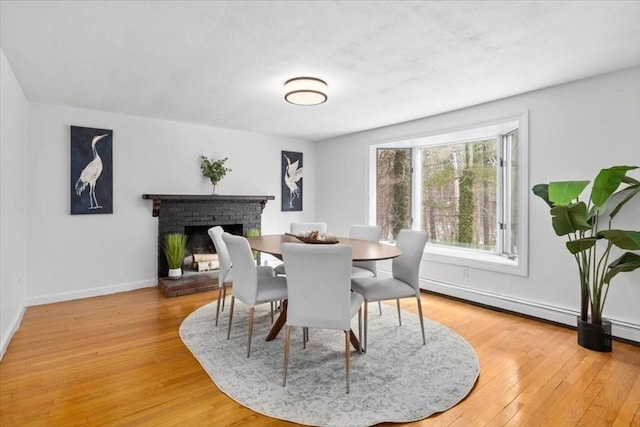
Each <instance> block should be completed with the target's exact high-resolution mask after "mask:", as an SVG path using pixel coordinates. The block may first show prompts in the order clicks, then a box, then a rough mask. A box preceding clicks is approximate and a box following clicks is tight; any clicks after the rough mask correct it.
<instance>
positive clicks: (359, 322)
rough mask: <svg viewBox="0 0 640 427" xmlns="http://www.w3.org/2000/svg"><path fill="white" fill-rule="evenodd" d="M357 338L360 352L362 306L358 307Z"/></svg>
mask: <svg viewBox="0 0 640 427" xmlns="http://www.w3.org/2000/svg"><path fill="white" fill-rule="evenodd" d="M358 340H359V341H360V353H362V352H363V350H362V306H360V308H359V309H358Z"/></svg>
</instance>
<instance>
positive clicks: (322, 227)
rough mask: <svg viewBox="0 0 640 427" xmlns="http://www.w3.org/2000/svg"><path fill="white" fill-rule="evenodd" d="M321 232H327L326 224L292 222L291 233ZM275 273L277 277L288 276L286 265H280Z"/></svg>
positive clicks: (275, 268)
mask: <svg viewBox="0 0 640 427" xmlns="http://www.w3.org/2000/svg"><path fill="white" fill-rule="evenodd" d="M314 230H315V231H319V232H321V233H326V232H327V223H326V222H292V223H291V224H289V233H291V234H300V233H304V232H307V231H314ZM274 272H275V274H276V275H277V276H283V275H285V274H286V272H285V269H284V263H282V264H278V265H276V266H275V267H274Z"/></svg>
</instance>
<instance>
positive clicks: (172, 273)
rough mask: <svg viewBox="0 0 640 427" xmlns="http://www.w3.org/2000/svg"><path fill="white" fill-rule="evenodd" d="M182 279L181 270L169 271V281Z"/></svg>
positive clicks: (173, 269) (172, 269)
mask: <svg viewBox="0 0 640 427" xmlns="http://www.w3.org/2000/svg"><path fill="white" fill-rule="evenodd" d="M180 277H182V269H181V268H170V269H169V279H179V278H180Z"/></svg>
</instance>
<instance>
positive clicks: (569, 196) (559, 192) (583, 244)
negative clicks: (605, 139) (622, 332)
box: [532, 166, 640, 351]
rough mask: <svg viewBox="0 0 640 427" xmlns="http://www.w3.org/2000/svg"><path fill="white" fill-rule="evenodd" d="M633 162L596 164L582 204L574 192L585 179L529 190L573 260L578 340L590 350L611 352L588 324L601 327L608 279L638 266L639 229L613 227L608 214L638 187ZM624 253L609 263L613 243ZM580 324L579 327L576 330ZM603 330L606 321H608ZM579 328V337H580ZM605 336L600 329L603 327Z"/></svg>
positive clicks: (579, 190)
mask: <svg viewBox="0 0 640 427" xmlns="http://www.w3.org/2000/svg"><path fill="white" fill-rule="evenodd" d="M637 168H638V167H637V166H613V167H610V168H606V169H602V170H601V171H600V172H599V173H598V175H597V176H596V177H595V179H594V180H593V184H592V186H591V193H590V195H589V199H588V201H587V202H586V203H585V202H584V201H581V200H580V198H579V197H580V195H581V194H582V192H583V191H584V189H585V188H586V187H587V186H588V185H589V183H590V182H589V181H561V182H550V183H548V184H538V185H535V186H534V187H533V189H532V190H533V194H535V195H536V196H538V197H540V198H542V199H543V200H544V201H545V202H546V203H547V204H548V205H549V207H550V208H551V209H550V214H551V224H552V226H553V230H554V231H555V233H556V234H557V235H558V236H566V238H567V242H566V247H567V249H568V250H569V252H570V253H571V254H572V255H573V257H574V259H575V261H576V264H577V265H578V273H579V277H580V295H581V299H580V317H579V318H578V342H579V343H580V344H581V345H583V346H584V347H587V348H591V349H593V350H600V351H611V344H610V336H609V337H608V345H607V343H606V342H604V343H598V342H597V341H598V339H599V338H597V335H598V334H597V333H596V334H595V335H596V338H595V339H592V338H593V333H592V332H590V331H589V330H588V328H590V325H592V326H594V327H596V329H597V328H598V327H601V326H602V325H603V323H605V324H606V323H608V322H607V321H606V320H603V318H602V314H603V309H604V304H605V302H606V300H607V293H608V291H609V285H610V283H611V280H612V279H613V278H614V277H615V276H616V275H618V274H620V273H623V272H629V271H633V270H636V269H637V268H640V255H639V254H638V253H636V252H632V251H638V250H640V231H638V230H621V229H616V228H613V219H614V218H615V216H616V215H617V214H618V213H620V211H621V210H622V209H623V207H624V206H626V205H627V203H628V202H629V201H630V200H631V199H632V198H633V197H635V196H636V195H637V194H638V192H640V181H638V180H636V179H634V178H632V177H630V176H627V172H628V171H630V170H633V169H637ZM614 246H615V247H617V248H619V249H622V250H626V251H627V252H624V253H622V254H621V255H620V256H619V257H618V258H616V259H615V260H614V261H612V262H609V257H610V256H611V255H612V249H613V247H614ZM581 327H584V328H585V329H584V330H581ZM608 327H609V331H608V332H609V335H610V327H611V324H610V323H608ZM581 333H582V336H581ZM603 339H604V340H605V341H606V340H607V337H606V331H605V332H604V338H603Z"/></svg>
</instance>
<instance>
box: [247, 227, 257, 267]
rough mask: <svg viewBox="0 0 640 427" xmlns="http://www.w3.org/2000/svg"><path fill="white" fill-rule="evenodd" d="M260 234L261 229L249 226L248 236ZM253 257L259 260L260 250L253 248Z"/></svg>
mask: <svg viewBox="0 0 640 427" xmlns="http://www.w3.org/2000/svg"><path fill="white" fill-rule="evenodd" d="M259 235H260V230H259V229H257V228H249V229H248V230H247V237H258V236H259ZM251 253H252V254H253V259H255V260H256V261H257V260H258V251H254V250H252V251H251Z"/></svg>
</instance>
